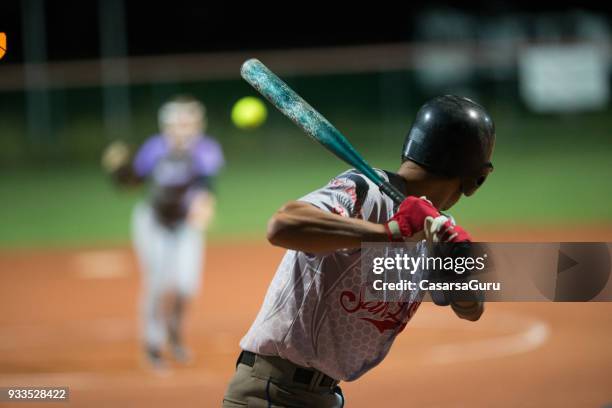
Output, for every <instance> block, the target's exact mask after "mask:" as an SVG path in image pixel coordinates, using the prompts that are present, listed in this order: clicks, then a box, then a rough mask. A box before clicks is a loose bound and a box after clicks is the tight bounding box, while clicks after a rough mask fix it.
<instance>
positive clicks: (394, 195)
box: [378, 182, 406, 205]
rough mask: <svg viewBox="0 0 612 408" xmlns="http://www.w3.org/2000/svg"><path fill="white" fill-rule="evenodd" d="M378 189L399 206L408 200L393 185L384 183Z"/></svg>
mask: <svg viewBox="0 0 612 408" xmlns="http://www.w3.org/2000/svg"><path fill="white" fill-rule="evenodd" d="M378 188H380V191H382V192H383V193H385V194H386V195H387V196H388V197H389V198H390V199H392V200H393V202H394V203H395V204H397V205H400V204H401V202H402V201H404V199H405V198H406V197H405V196H404V195H403V194H402V192H401V191H399V190H398V189H397V188H395V187H394V186H393V184H391V183H388V182H384V183H382V184H381V185H380V186H379V187H378Z"/></svg>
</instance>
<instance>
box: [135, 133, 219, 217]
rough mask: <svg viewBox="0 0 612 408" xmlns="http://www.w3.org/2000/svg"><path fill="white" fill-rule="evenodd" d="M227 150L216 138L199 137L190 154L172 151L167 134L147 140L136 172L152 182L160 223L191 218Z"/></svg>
mask: <svg viewBox="0 0 612 408" xmlns="http://www.w3.org/2000/svg"><path fill="white" fill-rule="evenodd" d="M223 163H224V159H223V151H222V150H221V146H220V145H219V143H217V142H216V141H215V140H214V139H212V138H210V137H208V136H204V135H202V136H198V138H197V139H196V140H195V141H194V143H193V144H192V146H191V148H190V149H189V150H188V151H187V152H184V153H182V152H176V151H173V150H172V149H171V148H170V145H169V143H168V141H167V139H166V138H165V137H164V136H163V135H155V136H152V137H150V138H149V139H147V141H146V142H145V143H144V144H143V145H142V147H141V148H140V150H138V152H137V153H136V157H135V158H134V164H133V168H134V173H136V175H137V176H138V177H141V178H147V179H149V180H150V181H151V194H150V200H151V204H152V206H153V208H154V210H155V212H156V214H157V216H158V220H159V221H160V222H162V223H164V224H166V225H175V224H176V223H177V222H179V221H181V220H182V219H184V218H185V216H186V215H187V211H188V208H189V205H190V203H191V201H192V199H193V197H194V196H195V194H196V193H197V191H201V190H207V189H209V188H210V184H209V180H208V179H209V178H210V177H212V176H214V175H216V174H217V173H218V172H219V170H220V168H221V167H222V166H223Z"/></svg>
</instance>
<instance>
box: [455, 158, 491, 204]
mask: <svg viewBox="0 0 612 408" xmlns="http://www.w3.org/2000/svg"><path fill="white" fill-rule="evenodd" d="M492 171H493V164H491V163H487V164H485V165H484V166H483V167H482V169H481V170H480V172H478V173H476V174H475V175H471V176H467V177H463V178H462V179H461V192H462V193H463V194H464V195H465V196H466V197H469V196H471V195H472V194H474V193H475V192H476V190H478V188H479V187H480V186H482V185H483V184H484V182H485V181H486V180H487V177H488V176H489V174H490V173H491V172H492Z"/></svg>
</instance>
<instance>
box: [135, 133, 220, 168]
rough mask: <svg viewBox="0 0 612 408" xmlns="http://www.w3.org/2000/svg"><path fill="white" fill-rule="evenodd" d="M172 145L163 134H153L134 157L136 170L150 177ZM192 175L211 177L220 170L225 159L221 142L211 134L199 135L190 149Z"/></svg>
mask: <svg viewBox="0 0 612 408" xmlns="http://www.w3.org/2000/svg"><path fill="white" fill-rule="evenodd" d="M169 153H170V146H169V144H168V141H167V140H166V138H165V137H164V136H163V135H154V136H151V137H150V138H149V139H147V141H146V142H145V143H144V144H143V145H142V147H141V148H140V150H138V153H137V154H136V157H135V158H134V172H135V173H136V175H138V176H139V177H143V178H145V177H149V176H150V175H151V173H152V172H153V170H154V169H155V166H156V165H157V164H158V163H159V162H160V160H161V159H163V158H165V157H166V156H168V154H169ZM189 155H190V161H191V163H190V164H191V170H190V171H191V174H189V175H191V176H196V177H197V176H204V177H211V176H214V175H215V174H217V173H218V172H219V170H220V169H221V167H223V164H224V163H225V160H224V158H223V151H222V150H221V146H220V145H219V143H218V142H217V141H216V140H214V139H213V138H211V137H209V136H205V135H202V136H198V138H197V140H196V141H195V143H194V144H193V145H192V147H191V149H190V150H189Z"/></svg>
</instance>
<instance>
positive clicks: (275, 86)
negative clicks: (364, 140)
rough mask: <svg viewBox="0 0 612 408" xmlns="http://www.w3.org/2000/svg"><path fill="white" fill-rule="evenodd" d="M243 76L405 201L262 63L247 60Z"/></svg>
mask: <svg viewBox="0 0 612 408" xmlns="http://www.w3.org/2000/svg"><path fill="white" fill-rule="evenodd" d="M240 74H241V75H242V78H244V80H245V81H247V82H248V83H249V84H251V86H253V88H255V89H256V90H257V91H258V92H259V93H260V94H262V95H263V96H264V97H265V98H266V99H267V100H269V101H270V103H272V105H274V106H275V107H276V108H277V109H278V110H279V111H281V112H282V113H283V114H284V115H285V116H287V117H288V118H289V119H291V120H292V121H293V122H294V123H295V124H296V125H298V126H299V127H300V128H301V129H302V130H304V131H305V132H306V134H308V136H310V137H311V138H312V139H314V140H315V141H317V142H319V143H320V144H321V145H323V146H324V147H325V148H327V149H328V150H330V151H331V152H332V153H333V154H335V155H336V156H338V157H339V158H340V159H342V160H344V161H345V162H346V163H348V164H350V165H351V166H353V167H354V168H355V169H357V170H358V171H360V172H361V173H363V175H365V176H366V177H367V178H369V179H370V180H371V181H372V182H373V183H374V184H376V185H377V186H378V187H379V188H380V190H381V191H382V192H383V193H385V194H386V195H387V196H389V197H390V198H391V199H392V200H393V201H394V202H395V203H397V204H399V203H401V202H402V201H403V199H404V195H403V194H402V193H401V192H400V191H399V190H398V189H397V188H395V187H394V186H393V185H391V184H390V183H388V182H387V181H386V180H385V179H384V178H382V177H381V176H380V175H379V174H378V173H377V172H376V171H375V170H374V169H373V168H372V166H370V165H369V164H368V163H367V162H366V161H365V160H364V159H363V157H361V155H360V154H359V153H358V152H357V151H356V150H355V148H353V146H352V145H351V144H350V143H349V141H348V140H347V139H346V137H344V135H342V133H340V131H338V129H336V128H335V127H334V126H333V125H332V124H331V123H330V122H329V121H328V120H327V119H325V117H323V115H321V114H320V113H319V112H317V111H316V110H315V109H314V108H313V107H312V106H310V105H309V104H308V102H306V101H305V100H304V99H302V97H300V96H299V95H298V94H297V93H295V91H294V90H293V89H291V88H290V87H289V85H287V84H286V83H285V82H284V81H283V80H282V79H280V78H279V77H278V76H276V75H275V74H274V73H273V72H272V71H270V70H269V69H268V68H267V67H266V66H265V65H264V64H262V63H261V62H260V61H259V60H257V59H250V60H247V61H245V62H244V64H242V68H241V70H240Z"/></svg>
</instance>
